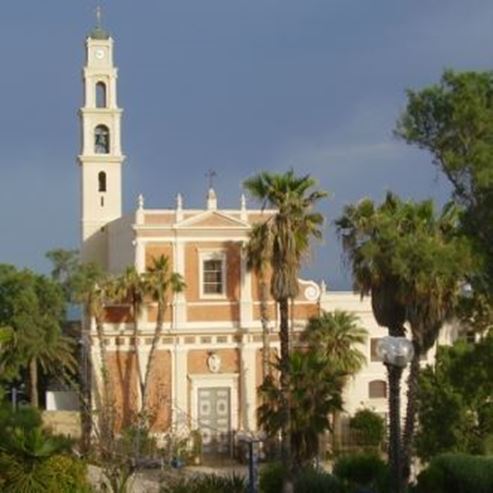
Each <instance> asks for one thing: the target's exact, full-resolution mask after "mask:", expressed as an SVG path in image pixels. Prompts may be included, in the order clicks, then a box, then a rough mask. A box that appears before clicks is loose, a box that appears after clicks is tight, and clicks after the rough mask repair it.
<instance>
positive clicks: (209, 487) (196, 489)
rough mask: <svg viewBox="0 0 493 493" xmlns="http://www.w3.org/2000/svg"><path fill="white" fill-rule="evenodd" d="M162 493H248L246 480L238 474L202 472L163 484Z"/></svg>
mask: <svg viewBox="0 0 493 493" xmlns="http://www.w3.org/2000/svg"><path fill="white" fill-rule="evenodd" d="M160 493H246V480H245V478H244V477H243V476H239V475H237V474H231V475H229V476H218V475H216V474H202V475H200V476H194V477H191V478H181V479H179V480H178V481H175V482H174V483H170V484H167V485H162V486H161V489H160Z"/></svg>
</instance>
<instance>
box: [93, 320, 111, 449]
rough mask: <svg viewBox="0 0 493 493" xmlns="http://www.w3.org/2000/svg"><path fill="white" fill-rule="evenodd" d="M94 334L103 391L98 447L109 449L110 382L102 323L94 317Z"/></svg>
mask: <svg viewBox="0 0 493 493" xmlns="http://www.w3.org/2000/svg"><path fill="white" fill-rule="evenodd" d="M95 321H96V332H97V335H98V343H99V352H100V357H101V378H102V381H103V389H102V395H101V409H100V417H99V420H98V421H99V423H98V424H99V441H100V446H102V447H104V448H109V449H111V448H112V447H113V445H114V433H115V409H114V402H113V398H112V397H113V396H112V392H111V381H110V376H109V372H108V360H107V355H106V344H105V341H104V331H103V324H102V321H101V320H100V319H99V318H98V317H95Z"/></svg>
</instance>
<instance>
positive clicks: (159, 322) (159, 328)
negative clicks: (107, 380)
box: [141, 300, 166, 412]
mask: <svg viewBox="0 0 493 493" xmlns="http://www.w3.org/2000/svg"><path fill="white" fill-rule="evenodd" d="M165 306H166V301H165V300H159V301H158V306H157V317H156V328H155V330H154V335H153V337H152V343H151V348H150V350H149V358H148V360H147V365H146V369H145V374H144V381H143V384H142V409H141V412H143V411H144V410H145V407H146V403H147V392H148V390H149V377H150V375H151V369H152V363H153V361H154V356H155V354H156V348H157V345H158V343H159V338H160V336H161V334H162V333H163V323H164V310H165Z"/></svg>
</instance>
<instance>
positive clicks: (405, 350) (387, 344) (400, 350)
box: [377, 336, 414, 368]
mask: <svg viewBox="0 0 493 493" xmlns="http://www.w3.org/2000/svg"><path fill="white" fill-rule="evenodd" d="M377 354H378V356H379V357H380V358H381V359H382V361H383V362H384V364H386V365H392V366H397V367H399V368H405V367H406V366H407V364H408V363H409V362H410V361H411V360H412V359H413V356H414V346H413V343H412V342H411V341H410V340H409V339H406V338H405V337H393V336H385V337H382V338H381V339H380V340H379V341H378V345H377Z"/></svg>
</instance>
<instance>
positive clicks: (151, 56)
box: [0, 0, 493, 289]
mask: <svg viewBox="0 0 493 493" xmlns="http://www.w3.org/2000/svg"><path fill="white" fill-rule="evenodd" d="M101 4H102V6H103V12H104V14H103V23H104V25H105V26H106V27H107V28H108V30H110V31H111V33H112V34H113V37H114V39H115V42H116V46H115V49H116V63H117V65H118V67H119V70H120V73H119V75H120V79H119V103H120V105H121V106H122V107H123V108H124V110H125V113H124V129H123V147H124V152H125V154H126V155H127V157H128V160H127V163H126V165H125V170H124V176H125V178H124V194H125V209H126V211H128V210H130V209H131V208H133V207H134V205H135V201H136V197H137V195H138V194H139V193H140V192H142V193H143V194H144V196H145V199H146V206H149V207H169V206H171V205H173V201H174V196H175V195H176V193H177V192H181V193H182V194H183V195H184V200H185V205H186V206H189V207H201V206H203V205H204V203H205V193H206V179H205V177H204V174H205V173H206V171H207V170H208V169H209V168H214V169H215V170H216V172H217V174H218V177H217V179H216V190H217V193H218V199H219V206H220V207H236V206H238V204H239V196H240V193H241V182H242V180H244V179H245V178H246V177H248V176H250V175H252V174H254V173H255V172H257V171H259V170H263V169H268V170H272V171H284V170H286V169H288V168H289V167H291V166H292V167H293V168H294V169H295V170H296V171H297V172H299V173H306V172H308V173H311V174H312V175H313V176H314V177H315V178H317V179H318V181H319V183H320V186H321V188H323V189H325V190H328V191H329V192H331V198H330V200H328V201H327V202H326V203H325V204H324V205H323V207H322V209H323V212H324V213H325V214H326V215H327V223H328V227H327V230H326V234H325V241H324V243H323V244H321V245H319V246H317V247H316V248H314V250H313V254H312V257H311V260H310V262H309V264H308V265H307V267H306V271H305V275H306V276H309V277H313V278H315V279H320V278H322V277H323V278H325V279H326V280H327V282H328V284H329V286H330V287H332V288H333V289H341V288H347V287H348V286H349V282H348V279H347V275H345V273H344V269H343V268H342V267H341V257H340V249H339V245H338V241H337V238H336V237H335V233H334V229H333V227H332V226H331V222H332V221H333V220H334V219H335V218H336V217H337V216H338V215H339V214H340V211H341V209H342V207H343V205H344V204H347V203H350V202H353V201H356V200H358V199H359V198H361V197H363V196H370V197H373V198H375V199H377V200H379V199H381V198H382V197H383V195H384V193H385V191H386V190H388V189H391V190H393V191H395V192H397V193H399V194H401V195H402V196H404V197H410V198H415V199H422V198H427V197H433V198H435V199H436V200H437V201H439V202H443V201H444V200H445V199H446V198H447V196H448V194H449V189H448V186H447V182H446V180H445V178H443V177H441V176H440V175H439V173H438V172H437V170H436V168H435V167H433V165H432V164H431V161H430V157H429V156H428V155H427V154H426V153H424V152H421V151H418V150H416V149H412V148H409V147H408V146H406V144H405V143H403V142H400V141H397V140H396V139H395V138H394V137H393V136H392V129H393V127H394V124H395V120H396V118H397V117H398V115H399V113H400V111H402V109H403V107H404V105H405V89H406V88H410V87H413V88H419V87H422V86H424V85H426V84H430V83H433V82H435V81H437V80H438V79H439V77H440V75H441V73H442V71H443V69H444V68H455V69H460V70H470V69H472V70H484V69H490V68H491V67H492V65H493V29H492V28H491V26H492V25H493V3H492V2H491V1H487V0H484V1H483V0H477V1H476V0H468V1H467V2H464V1H463V0H426V1H425V0H402V1H398V2H396V1H395V0H372V1H369V0H248V1H247V0H152V1H151V0H139V1H138V2H137V1H135V0H113V1H111V0H107V1H104V2H101ZM96 5H97V2H96V1H92V0H91V1H89V0H87V1H82V0H78V1H74V0H71V1H67V0H45V1H43V2H39V1H33V0H16V2H2V5H1V7H0V9H1V10H0V60H2V77H1V78H0V88H1V90H0V108H1V110H0V111H1V118H0V211H1V212H0V262H8V263H14V264H16V265H18V266H26V267H30V268H33V269H36V270H39V271H47V270H48V268H49V266H48V263H47V262H46V260H45V259H44V253H45V252H46V251H47V250H49V249H51V248H55V247H65V248H73V247H76V246H77V244H78V235H79V170H78V168H77V165H76V161H75V159H76V155H77V153H78V151H79V127H78V118H77V110H78V108H79V107H80V105H81V104H82V85H81V67H82V64H83V54H84V51H83V46H84V44H83V43H84V38H85V35H86V34H87V32H88V31H89V30H90V28H91V27H92V26H93V24H94V19H95V16H94V10H95V8H96Z"/></svg>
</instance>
